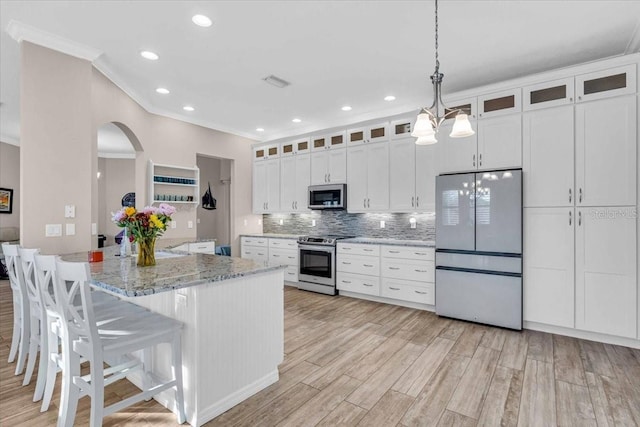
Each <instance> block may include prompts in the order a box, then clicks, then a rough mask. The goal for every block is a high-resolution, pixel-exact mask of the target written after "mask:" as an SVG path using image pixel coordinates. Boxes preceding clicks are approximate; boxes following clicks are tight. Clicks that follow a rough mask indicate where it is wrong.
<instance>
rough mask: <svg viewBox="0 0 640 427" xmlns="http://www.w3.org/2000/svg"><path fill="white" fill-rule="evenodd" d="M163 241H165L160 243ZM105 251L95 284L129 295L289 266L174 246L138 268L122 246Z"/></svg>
mask: <svg viewBox="0 0 640 427" xmlns="http://www.w3.org/2000/svg"><path fill="white" fill-rule="evenodd" d="M167 240H169V239H167ZM191 241H193V240H191ZM160 242H161V240H159V241H158V242H157V243H160ZM183 243H184V242H183ZM162 246H164V245H162ZM103 253H104V261H102V262H96V263H90V264H89V267H90V268H91V276H92V284H93V285H94V286H96V287H99V288H103V289H105V290H107V291H110V292H112V293H115V294H119V295H125V296H128V297H137V296H144V295H150V294H155V293H158V292H165V291H170V290H173V289H179V288H185V287H188V286H195V285H200V284H204V283H211V282H221V281H224V280H229V279H236V278H240V277H244V276H248V275H252V274H261V273H265V272H271V271H277V270H284V269H285V268H286V267H285V266H265V265H263V264H260V263H256V262H255V261H252V260H249V259H242V258H232V257H228V256H218V255H209V254H191V255H188V254H185V253H184V252H178V251H176V252H171V250H170V249H165V250H156V265H155V266H152V267H138V266H136V262H137V257H136V256H135V255H134V256H130V257H126V258H124V259H121V258H120V257H119V256H116V254H118V255H119V253H120V248H119V247H118V246H110V247H107V248H104V250H103ZM62 259H63V260H64V261H75V262H79V261H80V262H86V261H87V259H88V253H87V252H81V253H76V254H70V255H63V256H62Z"/></svg>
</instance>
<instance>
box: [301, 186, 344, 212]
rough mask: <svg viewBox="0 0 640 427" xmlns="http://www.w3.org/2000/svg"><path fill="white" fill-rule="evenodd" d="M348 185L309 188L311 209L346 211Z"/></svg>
mask: <svg viewBox="0 0 640 427" xmlns="http://www.w3.org/2000/svg"><path fill="white" fill-rule="evenodd" d="M346 208H347V184H325V185H310V186H309V209H346Z"/></svg>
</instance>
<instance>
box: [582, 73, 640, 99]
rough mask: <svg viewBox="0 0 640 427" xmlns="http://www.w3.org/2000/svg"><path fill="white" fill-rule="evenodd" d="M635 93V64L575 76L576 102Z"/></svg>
mask: <svg viewBox="0 0 640 427" xmlns="http://www.w3.org/2000/svg"><path fill="white" fill-rule="evenodd" d="M632 93H633V94H635V93H636V64H630V65H625V66H622V67H617V68H609V69H606V70H602V71H597V72H594V73H589V74H582V75H579V76H576V94H577V96H578V99H577V102H586V101H593V100H596V99H602V98H609V97H612V96H620V95H627V94H632Z"/></svg>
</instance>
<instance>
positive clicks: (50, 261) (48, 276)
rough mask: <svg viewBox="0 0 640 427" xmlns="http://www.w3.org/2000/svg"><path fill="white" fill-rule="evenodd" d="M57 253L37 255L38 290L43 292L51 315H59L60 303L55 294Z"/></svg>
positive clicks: (43, 297) (43, 300)
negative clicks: (58, 303)
mask: <svg viewBox="0 0 640 427" xmlns="http://www.w3.org/2000/svg"><path fill="white" fill-rule="evenodd" d="M58 259H59V257H58V256H56V255H35V256H34V262H35V270H36V275H37V276H38V279H37V280H36V283H37V286H38V290H39V292H40V294H41V298H42V303H43V304H44V309H45V311H46V312H47V314H48V315H50V316H55V317H59V316H60V314H59V311H58V305H57V303H56V300H55V295H54V283H55V280H56V260H58Z"/></svg>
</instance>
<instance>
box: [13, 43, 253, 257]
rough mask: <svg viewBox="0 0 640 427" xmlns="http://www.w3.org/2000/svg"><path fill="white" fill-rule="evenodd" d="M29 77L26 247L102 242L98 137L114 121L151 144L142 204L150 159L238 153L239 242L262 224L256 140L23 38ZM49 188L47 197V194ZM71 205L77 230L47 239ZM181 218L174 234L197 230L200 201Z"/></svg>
mask: <svg viewBox="0 0 640 427" xmlns="http://www.w3.org/2000/svg"><path fill="white" fill-rule="evenodd" d="M21 77H22V79H21V96H22V108H21V114H22V119H21V120H22V123H21V133H22V141H21V144H22V145H23V147H22V148H23V149H22V156H21V165H22V170H21V172H22V173H21V182H22V188H23V194H28V197H23V198H22V208H23V210H22V215H21V216H22V224H23V227H22V228H23V230H28V231H23V233H24V234H23V237H24V238H23V242H24V244H25V245H26V246H29V247H41V248H42V249H43V251H45V252H48V253H69V252H77V251H85V250H88V249H90V248H91V247H95V246H96V245H97V241H96V239H95V237H92V236H90V231H91V223H92V222H93V223H96V224H97V223H98V220H99V202H98V197H97V194H98V180H97V178H96V172H97V170H98V158H97V150H96V139H97V129H98V128H99V127H100V126H101V125H102V124H104V123H109V122H115V123H121V124H124V125H125V126H126V127H127V128H128V129H129V130H130V131H131V132H133V134H135V137H136V138H137V139H138V141H139V143H140V145H141V149H142V150H143V151H139V152H138V153H137V156H136V160H135V164H136V167H135V192H136V201H137V207H143V206H145V205H146V202H147V191H148V183H147V167H148V166H147V165H148V161H149V160H150V159H152V160H153V161H154V162H156V163H164V164H172V165H178V166H194V165H196V153H201V154H203V155H205V156H211V157H222V158H227V159H232V160H234V162H233V165H234V166H233V168H232V171H231V179H232V181H233V183H234V186H233V191H232V194H231V218H232V221H231V224H230V229H231V236H232V245H234V246H236V245H239V239H238V235H239V234H241V233H255V232H260V231H261V230H262V226H261V225H259V223H258V220H259V219H260V217H258V216H256V215H253V214H252V213H251V173H252V167H251V166H252V162H251V147H250V144H251V143H252V142H253V141H251V140H249V139H246V138H242V137H239V136H235V135H231V134H228V133H224V132H219V131H215V130H211V129H207V128H203V127H200V126H195V125H192V124H189V123H185V122H181V121H179V120H174V119H170V118H166V117H161V116H157V115H154V114H150V113H148V112H146V111H145V110H144V109H143V108H141V107H140V106H139V105H138V104H137V103H135V102H134V101H133V100H132V99H131V98H130V97H129V96H128V95H126V94H125V93H124V92H123V91H122V90H120V89H119V88H118V87H117V86H116V85H114V84H113V83H112V82H111V81H110V80H109V79H107V78H106V77H105V76H104V75H103V74H101V73H100V72H99V71H97V70H96V69H94V68H93V67H92V66H91V64H90V63H89V62H87V61H84V60H80V59H77V58H72V57H70V56H67V55H64V54H61V53H58V52H55V51H52V50H49V49H46V48H43V47H39V46H36V45H33V44H30V43H27V42H23V43H22V71H21ZM134 146H135V144H134ZM43 183H44V184H43ZM43 187H44V188H43ZM27 190H28V192H27ZM41 195H44V199H45V200H44V201H41V200H39V197H40V196H41ZM43 202H44V203H47V204H46V205H45V206H47V208H46V209H43ZM65 204H75V205H76V218H75V224H76V228H77V235H76V236H63V237H58V238H45V237H44V225H45V224H47V223H62V224H64V222H65V220H64V218H63V214H64V205H65ZM25 209H26V210H27V211H28V214H25ZM174 219H175V222H176V224H177V228H176V229H170V230H168V231H167V233H166V234H165V236H166V237H178V238H183V237H184V238H195V237H196V228H195V223H196V209H195V208H194V207H193V206H191V207H185V205H182V206H181V207H180V210H179V211H178V212H177V213H176V215H175V217H174ZM245 220H246V222H247V225H246V226H245V225H244V222H245ZM188 221H193V223H194V228H193V229H188V228H187V222H188ZM238 248H239V246H238ZM235 252H236V253H237V250H236V251H235Z"/></svg>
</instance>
